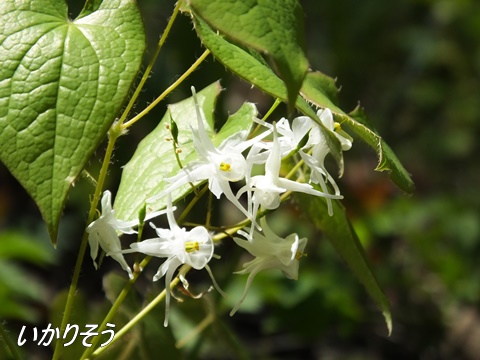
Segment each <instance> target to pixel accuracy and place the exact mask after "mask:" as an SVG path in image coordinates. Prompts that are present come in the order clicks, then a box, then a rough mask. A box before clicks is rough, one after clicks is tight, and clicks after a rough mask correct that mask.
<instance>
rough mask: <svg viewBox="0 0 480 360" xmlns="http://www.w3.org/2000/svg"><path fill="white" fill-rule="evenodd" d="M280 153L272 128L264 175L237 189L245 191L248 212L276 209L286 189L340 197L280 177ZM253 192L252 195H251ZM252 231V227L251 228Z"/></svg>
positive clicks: (339, 197) (251, 179) (255, 212)
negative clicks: (270, 144)
mask: <svg viewBox="0 0 480 360" xmlns="http://www.w3.org/2000/svg"><path fill="white" fill-rule="evenodd" d="M281 161H282V154H281V150H280V144H279V141H278V136H277V131H276V129H275V128H274V130H273V143H272V148H271V150H270V152H269V155H268V158H267V160H266V162H265V175H256V176H253V177H251V178H247V185H246V186H244V187H243V188H242V189H240V190H239V192H238V194H237V197H239V196H241V194H242V193H244V192H247V194H248V199H249V201H248V204H249V212H250V213H251V214H252V215H251V217H252V218H253V219H255V218H256V216H257V213H258V209H259V208H260V207H262V208H264V209H268V210H273V209H276V208H277V207H278V206H279V205H280V195H281V194H283V193H284V192H286V191H295V192H303V193H306V194H310V195H315V196H322V197H326V198H332V199H341V198H343V196H341V195H336V194H335V195H332V194H329V193H326V192H321V191H318V190H315V189H314V188H313V187H312V186H311V185H310V184H305V183H299V182H296V181H292V180H289V179H285V178H282V177H280V166H281ZM251 193H253V195H251ZM251 231H253V227H252V229H251Z"/></svg>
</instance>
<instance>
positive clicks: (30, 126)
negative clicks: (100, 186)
mask: <svg viewBox="0 0 480 360" xmlns="http://www.w3.org/2000/svg"><path fill="white" fill-rule="evenodd" d="M92 4H93V3H92ZM95 7H96V5H95ZM0 44H1V45H0V63H1V64H2V71H1V72H0V144H1V145H0V160H1V161H2V162H3V163H5V165H6V166H7V167H8V169H9V170H10V172H11V173H12V174H13V175H14V176H15V177H16V178H17V179H18V181H19V182H20V183H21V184H22V186H23V187H24V188H25V189H26V190H27V191H28V193H29V194H30V195H31V196H32V198H33V199H34V200H35V202H36V203H37V205H38V207H39V208H40V212H41V213H42V216H43V218H44V220H45V222H46V223H47V226H48V230H49V233H50V237H51V239H52V241H53V242H55V241H56V237H57V229H58V223H59V218H60V214H61V212H62V208H63V205H64V202H65V199H66V196H67V193H68V190H69V188H70V186H71V184H72V183H73V181H75V179H76V178H77V176H78V175H79V174H80V172H81V171H82V169H83V168H84V166H85V163H86V162H87V161H88V159H89V158H90V156H91V154H92V153H93V151H94V150H95V149H96V148H97V146H98V145H99V143H100V141H101V140H102V139H103V138H104V136H105V134H106V132H107V130H108V128H109V127H110V125H111V123H112V122H113V120H114V119H115V117H116V116H117V114H118V112H119V110H120V108H121V106H122V103H123V101H124V99H125V97H126V96H127V94H128V90H129V88H130V85H131V84H132V81H133V80H134V78H135V75H136V74H137V72H138V70H139V67H140V63H141V58H142V55H143V51H144V48H145V35H144V30H143V23H142V19H141V17H140V13H139V11H138V8H137V6H136V3H135V1H133V0H105V1H103V3H102V4H101V5H100V6H99V7H98V9H96V11H95V12H92V13H90V14H89V15H88V16H85V17H82V18H80V19H78V20H75V21H71V20H69V19H68V11H67V7H66V4H65V2H64V1H62V0H18V1H2V2H0Z"/></svg>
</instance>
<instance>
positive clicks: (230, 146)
mask: <svg viewBox="0 0 480 360" xmlns="http://www.w3.org/2000/svg"><path fill="white" fill-rule="evenodd" d="M192 93H193V100H194V102H195V110H196V113H197V128H196V129H195V128H193V127H192V128H191V129H192V132H193V144H194V147H195V150H196V152H197V154H198V156H199V159H198V160H197V161H194V162H191V163H189V164H187V165H186V166H185V167H183V168H182V169H181V170H180V171H179V172H178V173H177V175H175V176H172V177H171V178H168V179H166V180H167V181H169V182H171V183H172V185H170V186H168V187H167V188H166V189H165V190H164V191H163V192H162V193H161V194H159V195H157V196H154V197H152V198H150V199H148V201H154V200H156V199H158V198H160V197H163V196H165V195H166V194H168V193H171V192H172V191H173V190H175V189H177V188H179V187H181V186H183V185H185V184H188V183H195V182H197V181H204V180H208V188H209V189H210V191H211V192H212V193H213V194H214V195H215V196H216V197H217V199H219V198H220V197H221V195H222V194H224V195H225V197H226V198H227V199H228V200H229V201H230V202H232V203H233V204H234V205H235V206H236V207H237V208H238V209H239V210H240V211H242V212H243V213H244V215H246V216H247V217H250V214H249V213H248V212H247V211H246V210H245V208H244V207H243V206H242V205H241V204H240V202H239V201H238V199H237V198H236V197H235V195H234V194H233V192H232V189H231V187H230V182H236V181H239V180H242V179H244V178H245V175H246V172H247V162H246V160H245V158H244V156H243V155H242V152H243V151H244V150H245V149H247V148H248V147H250V146H251V145H252V144H254V143H255V142H257V141H259V140H260V139H261V138H263V137H265V136H266V135H268V134H262V135H260V136H257V137H255V138H253V139H251V140H248V141H246V140H245V138H246V137H247V135H248V134H247V132H246V131H242V132H239V133H236V134H234V135H232V136H230V137H228V138H227V139H225V140H224V141H223V142H222V143H221V144H220V146H219V147H218V148H217V147H215V145H214V144H213V143H212V141H211V139H210V138H209V137H208V135H207V132H206V130H205V127H204V125H203V122H204V120H203V116H202V112H201V110H200V107H199V105H198V101H197V96H196V93H195V88H194V87H192ZM252 220H253V219H252Z"/></svg>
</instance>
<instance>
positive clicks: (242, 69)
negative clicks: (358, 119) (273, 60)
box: [194, 18, 343, 173]
mask: <svg viewBox="0 0 480 360" xmlns="http://www.w3.org/2000/svg"><path fill="white" fill-rule="evenodd" d="M194 25H195V30H196V31H197V34H198V36H199V37H200V39H201V40H202V42H203V44H204V45H205V47H207V48H208V49H209V50H210V51H211V52H212V54H213V56H215V57H216V58H217V59H218V60H219V61H220V62H221V63H222V64H223V65H225V66H226V67H227V68H229V69H230V70H231V71H232V72H234V73H235V74H237V75H238V76H240V77H241V78H243V79H245V80H247V81H248V82H250V83H251V84H253V85H255V86H256V87H258V88H259V89H261V90H263V91H265V92H266V93H267V94H270V95H272V96H273V97H276V98H279V99H281V100H283V101H287V89H286V87H285V84H284V83H283V81H282V80H281V79H280V78H279V77H278V76H276V75H275V73H274V72H273V71H272V70H271V69H270V68H269V67H267V66H266V65H265V64H264V63H263V62H262V61H260V60H259V59H258V57H256V56H255V55H252V53H253V51H250V52H247V51H245V50H243V49H242V48H240V47H238V46H237V45H234V44H232V43H230V42H228V41H227V40H225V39H224V38H223V37H222V36H220V35H218V34H216V33H215V32H214V31H213V30H212V29H211V28H210V27H209V26H208V25H207V24H206V23H205V22H204V21H203V20H202V19H199V18H196V19H194ZM295 106H296V107H297V108H298V109H299V110H300V111H301V112H303V113H304V114H305V115H307V116H308V117H310V118H312V119H313V120H315V121H316V122H317V123H318V124H319V125H320V128H321V129H322V132H323V134H324V136H325V138H326V139H327V142H328V145H329V147H330V150H331V154H332V155H333V157H334V158H335V160H336V161H337V164H338V167H339V169H340V173H342V171H343V155H342V151H341V146H340V142H339V141H338V139H337V138H336V137H335V135H334V134H332V133H331V132H330V131H328V130H327V129H326V128H325V126H324V125H323V124H322V122H321V121H320V119H319V118H318V116H317V114H316V113H315V111H313V109H312V108H311V107H310V105H309V104H308V103H307V102H306V101H305V100H304V99H303V98H302V97H301V96H297V100H296V103H295Z"/></svg>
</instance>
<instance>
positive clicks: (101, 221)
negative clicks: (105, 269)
mask: <svg viewBox="0 0 480 360" xmlns="http://www.w3.org/2000/svg"><path fill="white" fill-rule="evenodd" d="M101 203H102V213H101V215H100V217H99V218H98V219H96V220H95V221H93V222H92V223H91V224H90V225H88V227H87V229H86V231H87V233H88V243H89V245H90V256H91V257H92V260H93V265H94V266H95V269H96V268H97V264H96V262H95V259H96V258H97V255H98V246H99V245H100V247H101V248H102V249H103V250H104V251H105V252H106V253H107V256H111V257H112V258H113V259H114V260H115V261H117V262H118V263H119V264H120V265H121V266H122V268H123V270H125V271H126V272H127V273H128V276H129V277H130V279H132V278H133V274H132V270H131V269H130V266H128V264H127V262H126V261H125V258H124V257H123V255H122V253H121V252H120V251H121V244H120V238H119V236H118V233H123V234H134V233H136V231H135V230H134V229H133V227H135V226H137V225H138V220H132V221H123V220H119V219H117V218H116V217H115V210H113V209H112V194H111V193H110V191H108V190H106V191H104V193H103V196H102V201H101ZM162 213H163V212H162V211H159V212H155V213H151V214H149V215H148V216H147V217H146V219H151V218H152V217H154V216H157V215H160V214H162Z"/></svg>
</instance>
